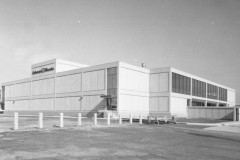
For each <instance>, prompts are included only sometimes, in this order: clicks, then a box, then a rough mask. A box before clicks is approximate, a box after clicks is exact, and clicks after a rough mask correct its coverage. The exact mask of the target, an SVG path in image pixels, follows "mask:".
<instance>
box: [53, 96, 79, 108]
mask: <svg viewBox="0 0 240 160" xmlns="http://www.w3.org/2000/svg"><path fill="white" fill-rule="evenodd" d="M55 104H56V106H55V110H78V111H80V110H81V100H80V98H79V97H62V98H56V102H55Z"/></svg>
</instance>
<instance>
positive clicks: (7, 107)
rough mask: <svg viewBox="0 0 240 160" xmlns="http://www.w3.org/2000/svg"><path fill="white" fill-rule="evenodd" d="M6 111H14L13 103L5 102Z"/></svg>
mask: <svg viewBox="0 0 240 160" xmlns="http://www.w3.org/2000/svg"><path fill="white" fill-rule="evenodd" d="M5 110H6V111H12V110H13V101H5Z"/></svg>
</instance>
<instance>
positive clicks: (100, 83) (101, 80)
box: [97, 70, 105, 90]
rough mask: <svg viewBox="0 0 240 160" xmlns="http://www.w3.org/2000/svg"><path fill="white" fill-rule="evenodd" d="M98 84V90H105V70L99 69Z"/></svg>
mask: <svg viewBox="0 0 240 160" xmlns="http://www.w3.org/2000/svg"><path fill="white" fill-rule="evenodd" d="M97 77H98V79H97V86H98V90H103V89H104V87H105V80H104V79H105V71H104V70H99V71H97Z"/></svg>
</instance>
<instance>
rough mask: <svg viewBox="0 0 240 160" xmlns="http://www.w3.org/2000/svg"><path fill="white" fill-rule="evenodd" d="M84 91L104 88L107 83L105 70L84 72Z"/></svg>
mask: <svg viewBox="0 0 240 160" xmlns="http://www.w3.org/2000/svg"><path fill="white" fill-rule="evenodd" d="M82 83H83V86H82V88H83V91H96V90H103V89H104V85H105V72H104V70H98V71H91V72H85V73H83V82H82Z"/></svg>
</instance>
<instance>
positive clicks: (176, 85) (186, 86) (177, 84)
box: [172, 73, 191, 95]
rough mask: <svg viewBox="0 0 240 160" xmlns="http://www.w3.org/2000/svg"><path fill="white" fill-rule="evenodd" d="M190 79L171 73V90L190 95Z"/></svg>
mask: <svg viewBox="0 0 240 160" xmlns="http://www.w3.org/2000/svg"><path fill="white" fill-rule="evenodd" d="M190 86H191V80H190V78H189V77H186V76H182V75H180V74H177V73H172V92H174V93H181V94H187V95H190V94H191V93H190Z"/></svg>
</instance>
